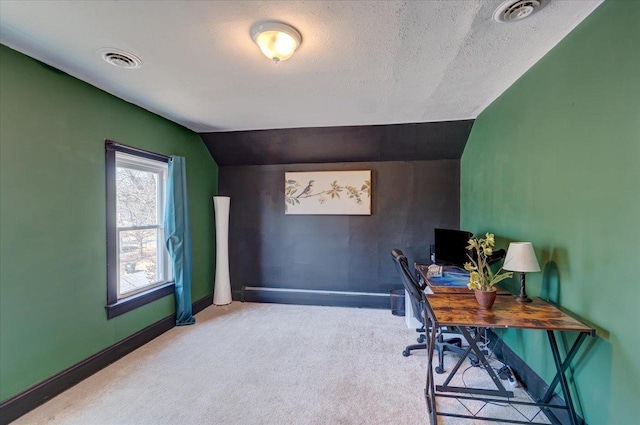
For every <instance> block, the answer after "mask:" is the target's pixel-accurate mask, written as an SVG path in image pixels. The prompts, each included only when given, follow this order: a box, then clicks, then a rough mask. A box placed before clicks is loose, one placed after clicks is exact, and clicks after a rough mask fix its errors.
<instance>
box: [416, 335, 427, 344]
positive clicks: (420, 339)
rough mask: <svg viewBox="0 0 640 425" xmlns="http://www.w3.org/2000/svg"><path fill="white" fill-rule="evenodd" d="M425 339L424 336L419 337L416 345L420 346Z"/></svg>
mask: <svg viewBox="0 0 640 425" xmlns="http://www.w3.org/2000/svg"><path fill="white" fill-rule="evenodd" d="M425 339H427V337H426V336H424V335H420V336H419V337H418V339H417V341H418V344H422V343H423V342H424V341H425Z"/></svg>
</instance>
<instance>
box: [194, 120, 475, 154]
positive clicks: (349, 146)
mask: <svg viewBox="0 0 640 425" xmlns="http://www.w3.org/2000/svg"><path fill="white" fill-rule="evenodd" d="M472 126H473V120H462V121H444V122H428V123H412V124H391V125H368V126H350V127H312V128H289V129H277V130H254V131H233V132H223V133H200V136H201V137H202V140H203V141H204V143H205V144H206V146H207V148H208V149H209V152H210V153H211V155H212V156H213V158H214V159H215V160H216V163H217V164H218V165H265V164H298V163H332V162H363V161H423V160H432V159H460V158H461V156H462V151H463V150H464V147H465V144H466V143H467V138H468V137H469V133H470V132H471V127H472Z"/></svg>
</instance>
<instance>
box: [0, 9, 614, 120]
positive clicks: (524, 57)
mask: <svg viewBox="0 0 640 425" xmlns="http://www.w3.org/2000/svg"><path fill="white" fill-rule="evenodd" d="M501 2H502V0H475V1H472V0H469V1H424V2H418V1H379V2H377V1H258V2H253V1H243V2H239V1H215V2H214V1H211V2H207V1H191V2H185V1H162V2H149V1H86V2H81V1H33V0H32V1H6V0H3V1H2V2H0V41H1V42H2V43H3V44H6V45H8V46H9V47H12V48H14V49H16V50H18V51H21V52H23V53H26V54H28V55H29V56H32V57H34V58H36V59H39V60H41V61H43V62H45V63H47V64H49V65H52V66H54V67H56V68H59V69H61V70H63V71H65V72H67V73H69V74H71V75H73V76H76V77H78V78H80V79H81V80H84V81H87V82H89V83H90V84H93V85H95V86H97V87H99V88H101V89H103V90H105V91H107V92H109V93H112V94H114V95H116V96H118V97H120V98H122V99H125V100H127V101H129V102H132V103H134V104H137V105H140V106H142V107H144V108H146V109H148V110H150V111H152V112H155V113H157V114H159V115H162V116H164V117H166V118H169V119H171V120H173V121H176V122H178V123H181V124H183V125H185V126H186V127H188V128H191V129H192V130H195V131H199V132H211V131H230V130H253V129H272V128H292V127H324V126H343V125H367V124H392V123H411V122H433V121H449V120H461V119H468V118H475V117H476V116H477V115H478V114H479V113H480V112H481V111H482V110H483V109H484V108H485V107H486V106H487V105H488V104H489V103H491V102H492V101H493V100H494V99H495V98H496V97H498V96H499V95H500V94H501V93H502V92H503V91H504V90H505V89H507V88H508V87H509V86H510V85H511V84H512V83H513V82H514V81H515V80H516V79H517V78H518V77H520V76H521V75H522V74H523V73H524V72H525V71H526V70H527V69H529V68H530V67H531V66H532V65H533V64H534V63H535V62H536V61H538V60H539V59H540V58H541V57H542V56H543V55H544V54H545V53H546V52H548V51H549V50H550V49H551V48H552V47H553V46H555V45H556V44H557V43H558V42H559V41H560V40H561V39H562V38H563V37H564V36H565V35H566V34H568V33H569V32H570V31H571V30H572V29H573V28H574V27H575V26H576V25H577V24H578V23H579V22H581V21H582V20H583V19H584V18H585V17H586V16H587V15H588V14H589V13H591V12H592V11H593V10H594V9H595V8H596V7H597V6H598V5H599V4H600V3H601V0H577V1H573V0H551V1H550V3H549V5H548V6H547V7H546V8H544V9H542V10H541V11H540V13H539V14H537V15H534V16H532V17H530V18H528V19H525V20H523V21H520V22H517V23H512V24H497V23H495V22H494V21H493V20H492V13H493V11H494V9H495V8H496V7H497V6H498V5H499V4H500V3H501ZM263 19H277V20H282V21H285V22H288V23H290V24H292V25H294V26H295V27H296V28H297V29H298V30H299V31H300V33H301V34H302V37H303V42H302V45H301V47H300V49H299V50H298V52H297V53H296V54H295V55H294V57H293V58H291V59H290V60H288V61H286V62H282V63H280V64H277V65H276V64H273V63H271V62H270V61H268V60H267V59H266V58H265V57H264V56H262V55H261V54H260V52H259V50H258V48H257V46H255V44H254V43H253V41H252V40H251V38H250V36H249V28H250V26H251V25H252V24H253V23H254V22H256V21H259V20H263ZM104 47H114V48H120V49H124V50H128V51H131V52H132V53H135V54H136V55H138V56H139V57H140V58H141V59H142V61H143V66H142V68H140V69H138V70H125V69H119V68H116V67H113V66H111V65H109V64H107V63H106V62H104V61H102V59H101V57H100V55H99V53H98V50H99V49H101V48H104Z"/></svg>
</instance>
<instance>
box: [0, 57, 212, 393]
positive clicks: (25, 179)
mask: <svg viewBox="0 0 640 425" xmlns="http://www.w3.org/2000/svg"><path fill="white" fill-rule="evenodd" d="M115 72H123V73H126V72H129V71H115ZM133 72H135V71H133ZM0 93H1V94H0V253H1V255H0V378H1V379H0V400H3V399H6V398H8V397H10V396H12V395H14V394H16V393H18V392H19V391H21V390H24V389H25V388H27V387H29V386H31V385H33V384H35V383H36V382H39V381H41V380H43V379H45V378H47V377H49V376H51V375H53V374H55V373H57V372H59V371H61V370H62V369H64V368H66V367H68V366H70V365H72V364H74V363H76V362H78V361H80V360H82V359H84V358H86V357H88V356H90V355H92V354H94V353H96V352H97V351H99V350H101V349H103V348H105V347H107V346H109V345H111V344H113V343H115V342H117V341H119V340H121V339H123V338H125V337H127V336H128V335H131V334H132V333H135V332H136V331H138V330H140V329H142V328H144V327H146V326H148V325H150V324H152V323H154V322H156V321H158V320H160V319H162V318H164V317H166V316H168V315H170V314H171V313H173V312H174V304H173V303H174V300H173V296H169V297H165V298H163V299H160V300H158V301H155V302H153V303H151V304H147V305H146V306H144V307H141V308H139V309H137V310H134V311H132V312H130V313H127V314H124V315H122V316H119V317H117V318H115V319H113V320H110V321H107V318H106V313H105V310H104V306H105V301H106V264H105V263H106V257H105V255H106V254H105V252H106V247H105V244H106V242H105V170H104V139H112V140H116V141H118V142H121V143H125V144H128V145H132V146H136V147H140V148H143V149H148V150H152V151H155V152H159V153H163V154H167V155H170V154H175V155H181V156H184V157H186V159H187V172H188V173H187V178H188V187H189V195H190V201H189V202H190V203H189V207H190V212H191V226H192V233H193V234H192V237H193V252H194V266H193V291H192V299H193V300H197V299H200V298H202V297H204V296H206V295H207V294H211V293H212V290H213V278H214V270H213V268H214V263H213V261H212V259H213V258H214V244H215V236H214V226H213V207H212V200H211V197H212V196H213V195H215V194H216V191H217V165H216V164H215V162H214V161H213V159H211V156H210V155H209V153H208V151H207V149H206V148H205V145H204V143H202V141H201V140H200V137H199V136H198V135H197V134H196V133H194V132H192V131H190V130H187V129H185V128H184V127H181V126H179V125H177V124H175V123H172V122H170V121H168V120H166V119H164V118H161V117H159V116H157V115H154V114H152V113H150V112H148V111H146V110H144V109H141V108H139V107H137V106H134V105H132V104H129V103H127V102H125V101H123V100H121V99H118V98H116V97H114V96H112V95H110V94H107V93H105V92H103V91H101V90H99V89H97V88H95V87H93V86H91V85H89V84H86V83H84V82H82V81H79V80H77V79H75V78H73V77H70V76H68V75H66V74H63V73H60V72H57V71H55V70H52V69H48V68H47V67H45V66H43V65H41V64H40V63H39V62H37V61H35V60H33V59H31V58H29V57H27V56H24V55H22V54H20V53H18V52H15V51H13V50H11V49H9V48H7V47H5V46H2V45H0Z"/></svg>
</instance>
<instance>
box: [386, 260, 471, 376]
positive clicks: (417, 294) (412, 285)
mask: <svg viewBox="0 0 640 425" xmlns="http://www.w3.org/2000/svg"><path fill="white" fill-rule="evenodd" d="M391 257H393V261H394V262H395V263H396V267H397V268H398V272H399V273H400V276H401V278H402V284H403V285H404V289H405V290H406V291H407V293H408V294H409V299H410V300H411V310H412V313H413V316H414V317H415V318H416V319H418V320H419V321H420V323H421V324H422V328H421V329H416V331H418V332H425V330H426V329H428V327H426V324H425V320H424V315H423V305H422V303H423V302H427V301H425V300H424V297H423V296H422V291H424V288H425V286H426V285H425V286H420V284H419V283H418V282H417V281H416V280H415V279H414V277H413V276H412V274H411V272H410V271H409V263H408V261H407V257H405V255H404V254H403V253H402V251H401V250H399V249H392V250H391ZM406 314H410V313H409V312H406ZM424 338H425V336H424V335H420V337H419V338H418V342H423V341H424ZM461 347H462V338H457V337H454V338H449V339H446V340H445V339H444V337H443V335H442V332H441V330H439V332H438V336H437V340H436V344H435V349H436V351H437V352H438V366H436V368H435V371H436V373H444V352H445V351H452V352H455V353H458V354H462V353H464V351H465V350H463V349H462V348H461ZM426 348H427V344H426V343H425V344H413V345H408V346H407V347H406V348H405V349H404V351H403V352H402V355H403V356H405V357H408V356H409V355H411V351H413V350H421V349H426Z"/></svg>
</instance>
